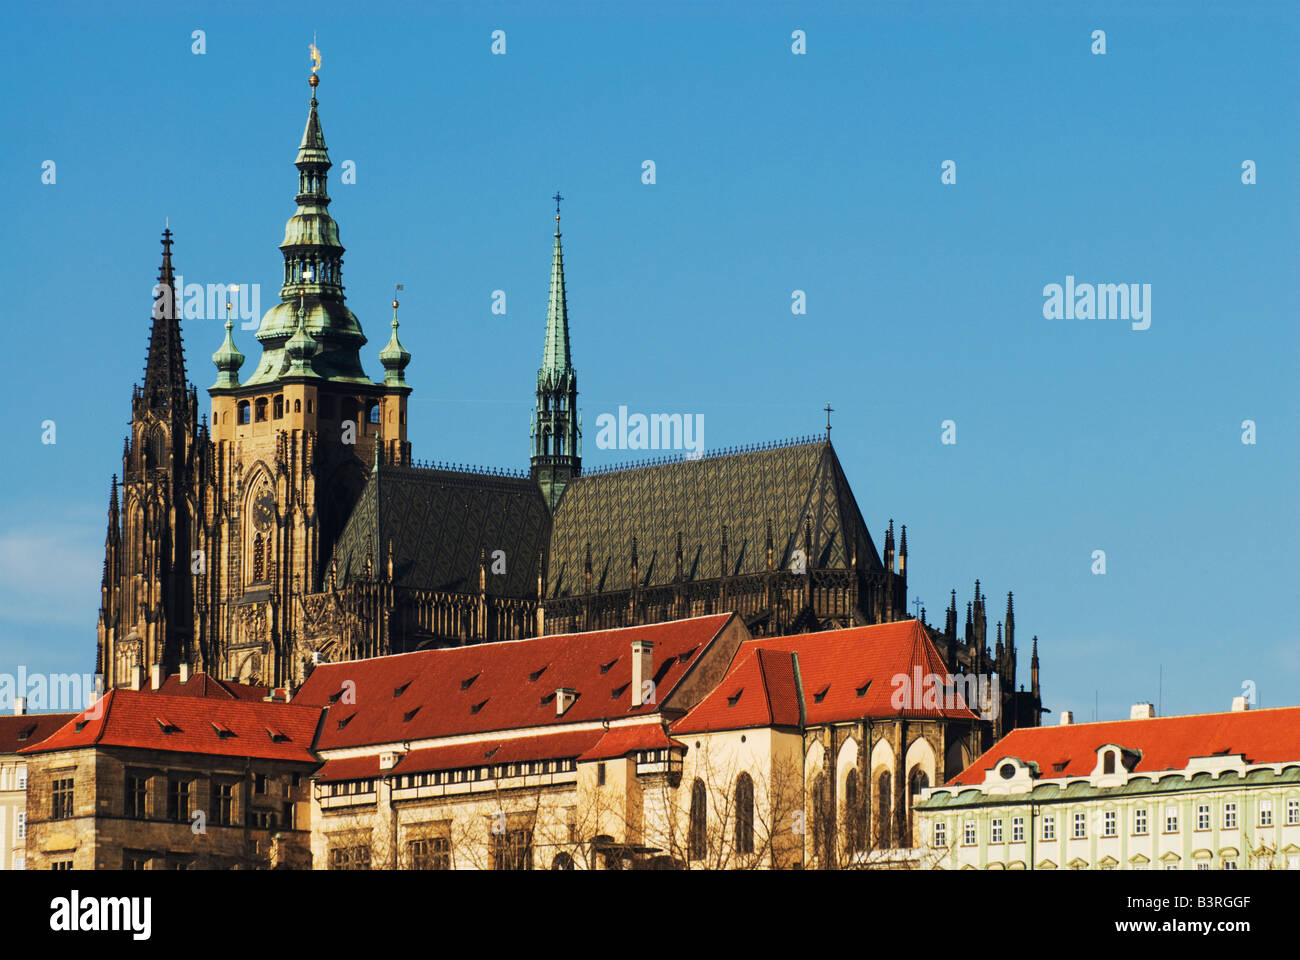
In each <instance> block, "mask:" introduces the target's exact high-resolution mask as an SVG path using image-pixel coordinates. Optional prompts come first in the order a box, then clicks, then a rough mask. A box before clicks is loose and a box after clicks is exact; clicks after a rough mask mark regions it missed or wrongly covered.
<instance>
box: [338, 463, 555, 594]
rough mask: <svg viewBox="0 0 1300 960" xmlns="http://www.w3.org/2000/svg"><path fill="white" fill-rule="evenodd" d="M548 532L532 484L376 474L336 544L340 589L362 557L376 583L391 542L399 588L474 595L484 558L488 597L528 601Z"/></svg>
mask: <svg viewBox="0 0 1300 960" xmlns="http://www.w3.org/2000/svg"><path fill="white" fill-rule="evenodd" d="M550 525H551V519H550V513H549V511H548V510H547V509H546V503H545V501H543V499H542V495H541V491H540V490H539V489H538V486H537V484H536V483H534V482H533V481H532V480H530V479H526V478H518V477H504V476H493V475H490V474H476V473H458V472H455V471H451V470H429V469H423V468H416V467H380V468H379V470H378V472H373V473H371V474H370V478H369V480H368V482H367V483H366V486H365V488H364V490H363V491H362V493H361V496H360V498H359V500H358V501H357V505H356V507H355V508H354V509H353V511H352V515H351V516H350V517H349V518H348V522H347V525H346V526H345V527H344V530H343V534H342V536H341V537H340V538H339V543H338V548H337V557H338V567H339V585H340V586H343V585H344V584H346V583H347V582H348V580H349V579H351V578H353V577H357V576H359V575H361V573H362V572H363V571H364V569H365V561H366V553H367V551H369V552H370V555H371V558H372V562H373V565H374V566H373V570H374V572H375V575H376V576H379V575H382V573H383V572H384V570H385V568H386V565H387V557H388V544H389V542H390V541H391V543H392V549H393V581H394V582H395V583H396V584H397V585H398V586H402V587H408V588H411V589H417V590H446V591H452V592H457V593H477V592H478V576H479V560H480V557H481V556H482V555H483V552H484V551H486V555H487V558H488V576H487V591H488V593H489V594H492V595H494V596H508V597H533V596H536V594H537V560H538V556H539V554H540V553H541V552H543V551H545V549H546V541H547V537H548V536H549V534H550ZM496 550H504V551H505V563H506V572H505V574H504V575H502V574H494V573H492V572H491V565H492V554H493V551H496Z"/></svg>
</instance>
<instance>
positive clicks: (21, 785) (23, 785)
mask: <svg viewBox="0 0 1300 960" xmlns="http://www.w3.org/2000/svg"><path fill="white" fill-rule="evenodd" d="M18 789H19V790H26V789H27V768H26V767H23V768H22V769H21V770H19V771H18Z"/></svg>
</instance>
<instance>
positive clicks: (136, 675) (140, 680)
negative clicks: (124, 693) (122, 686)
mask: <svg viewBox="0 0 1300 960" xmlns="http://www.w3.org/2000/svg"><path fill="white" fill-rule="evenodd" d="M143 686H144V667H142V666H141V665H140V664H138V663H137V664H136V665H135V666H134V667H132V668H131V689H132V690H139V689H140V688H141V687H143Z"/></svg>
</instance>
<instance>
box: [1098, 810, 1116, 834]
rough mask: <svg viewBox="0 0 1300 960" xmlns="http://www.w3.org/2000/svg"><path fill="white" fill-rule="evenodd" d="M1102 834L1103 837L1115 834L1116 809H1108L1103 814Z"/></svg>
mask: <svg viewBox="0 0 1300 960" xmlns="http://www.w3.org/2000/svg"><path fill="white" fill-rule="evenodd" d="M1101 835H1102V836H1103V837H1113V836H1115V811H1114V810H1107V811H1105V812H1104V813H1103V814H1102V815H1101Z"/></svg>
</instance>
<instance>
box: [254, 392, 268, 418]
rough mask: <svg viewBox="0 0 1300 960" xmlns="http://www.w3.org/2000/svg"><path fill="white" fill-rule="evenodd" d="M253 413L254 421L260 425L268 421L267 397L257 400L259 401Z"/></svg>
mask: <svg viewBox="0 0 1300 960" xmlns="http://www.w3.org/2000/svg"><path fill="white" fill-rule="evenodd" d="M253 411H254V413H253V419H255V420H256V421H257V422H258V423H262V422H263V421H264V420H266V397H258V398H257V401H256V402H255V403H254V404H253Z"/></svg>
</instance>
